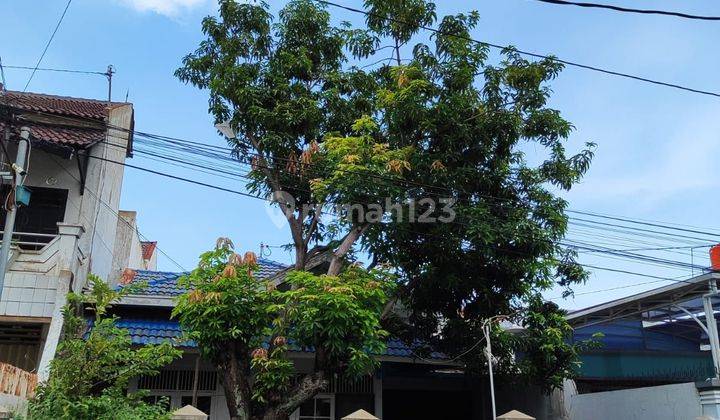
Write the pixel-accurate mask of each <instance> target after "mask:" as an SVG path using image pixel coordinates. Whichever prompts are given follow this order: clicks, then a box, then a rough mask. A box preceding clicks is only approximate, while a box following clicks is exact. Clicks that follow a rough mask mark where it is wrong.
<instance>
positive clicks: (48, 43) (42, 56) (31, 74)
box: [23, 0, 72, 92]
mask: <svg viewBox="0 0 720 420" xmlns="http://www.w3.org/2000/svg"><path fill="white" fill-rule="evenodd" d="M70 3H72V0H68V2H67V4H66V5H65V10H63V12H62V15H60V19H59V20H58V23H57V25H55V30H53V33H52V35H50V39H48V42H47V44H45V49H43V52H42V54H40V58H39V59H38V61H37V63H36V64H35V68H34V69H33V71H32V73H30V77H29V78H28V81H27V83H25V87H24V88H23V92H25V91H26V90H27V88H28V85H30V82H31V81H32V79H33V76H35V72H36V71H37V69H38V67H40V63H41V62H42V60H43V58H45V53H47V50H48V48H50V43H52V40H53V39H54V38H55V34H56V33H57V31H58V29H59V28H60V24H61V23H62V21H63V19H64V18H65V14H66V13H67V11H68V8H69V7H70Z"/></svg>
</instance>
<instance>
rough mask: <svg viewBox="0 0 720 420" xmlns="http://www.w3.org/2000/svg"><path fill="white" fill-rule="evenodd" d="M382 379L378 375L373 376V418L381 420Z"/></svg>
mask: <svg viewBox="0 0 720 420" xmlns="http://www.w3.org/2000/svg"><path fill="white" fill-rule="evenodd" d="M382 394H383V392H382V378H381V377H380V376H379V375H378V373H375V375H374V376H373V395H374V397H375V417H377V418H379V419H382V416H383V412H382V401H383V399H382V397H383V395H382Z"/></svg>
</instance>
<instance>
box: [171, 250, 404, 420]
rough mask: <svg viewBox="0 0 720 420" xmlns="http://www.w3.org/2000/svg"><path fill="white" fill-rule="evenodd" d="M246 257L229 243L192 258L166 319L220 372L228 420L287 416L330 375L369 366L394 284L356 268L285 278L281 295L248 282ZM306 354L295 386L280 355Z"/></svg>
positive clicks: (250, 265) (380, 342) (251, 263)
mask: <svg viewBox="0 0 720 420" xmlns="http://www.w3.org/2000/svg"><path fill="white" fill-rule="evenodd" d="M256 268H257V267H256V260H255V255H254V254H252V253H246V254H245V255H244V256H240V255H238V254H235V253H234V252H233V249H232V244H231V243H230V241H229V240H226V239H221V240H219V241H218V244H217V247H216V248H215V249H214V250H212V251H208V252H205V253H203V254H202V255H201V256H200V263H199V264H198V268H196V269H195V270H193V271H192V272H191V273H190V274H189V275H187V276H186V277H183V278H182V279H181V283H182V284H183V285H184V286H186V287H187V288H188V289H189V290H190V291H189V292H188V293H186V294H184V295H181V296H180V297H179V298H178V300H177V305H176V307H175V309H174V311H173V315H174V316H175V317H177V318H178V320H179V321H180V323H181V325H182V327H183V330H184V331H186V334H187V336H188V338H189V339H191V340H194V341H195V342H196V343H197V345H198V347H199V349H200V351H201V352H202V355H203V357H205V358H207V359H208V360H210V361H211V362H212V363H213V364H214V365H215V367H216V369H217V371H218V372H219V374H220V378H221V381H222V384H223V388H224V390H225V397H226V399H227V401H228V408H229V410H230V416H231V417H232V418H239V419H260V418H265V419H277V418H287V417H288V416H289V415H290V414H291V413H292V412H293V411H294V410H295V409H296V408H297V407H298V406H299V405H300V404H302V403H303V402H304V401H306V400H307V399H309V398H312V397H313V396H315V395H316V394H317V393H318V392H319V391H321V390H322V389H323V388H324V387H325V386H326V385H327V381H328V378H329V377H330V375H335V374H339V375H347V376H349V377H357V376H360V375H364V374H369V373H371V372H372V371H373V370H374V368H375V367H376V366H377V362H376V361H375V359H374V357H373V356H374V355H376V354H379V353H381V352H383V351H384V348H385V345H384V339H385V338H386V336H387V332H385V331H384V330H383V329H382V328H381V326H380V316H381V313H382V309H383V306H384V304H385V302H386V301H387V299H388V294H389V293H391V291H392V288H393V285H394V281H393V278H392V277H391V276H389V275H388V274H386V273H383V272H381V271H371V272H369V271H366V270H363V269H360V268H357V267H352V268H350V269H348V270H345V271H344V272H343V273H341V274H340V275H339V276H325V275H323V276H318V275H314V274H311V273H308V272H304V271H293V272H291V273H289V274H288V278H287V281H288V282H289V283H290V284H291V285H292V286H293V287H292V288H291V289H290V290H286V291H281V290H277V289H276V288H275V287H273V286H272V285H271V284H269V283H267V282H265V281H260V280H258V279H256V278H254V277H253V272H254V270H255V269H256ZM309 348H312V349H313V350H314V354H315V370H314V371H313V372H312V373H310V374H306V375H301V377H300V378H298V379H297V380H295V379H296V378H295V369H294V366H293V363H292V361H291V360H290V359H289V355H288V352H289V351H292V350H302V349H309Z"/></svg>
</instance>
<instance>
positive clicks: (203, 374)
mask: <svg viewBox="0 0 720 420" xmlns="http://www.w3.org/2000/svg"><path fill="white" fill-rule="evenodd" d="M194 375H195V371H194V370H161V371H160V373H159V374H157V375H155V376H141V377H140V378H139V379H138V389H147V390H154V391H157V390H167V391H192V388H193V381H194V379H195V377H194ZM216 388H217V372H215V371H208V370H201V371H199V372H198V391H215V389H216Z"/></svg>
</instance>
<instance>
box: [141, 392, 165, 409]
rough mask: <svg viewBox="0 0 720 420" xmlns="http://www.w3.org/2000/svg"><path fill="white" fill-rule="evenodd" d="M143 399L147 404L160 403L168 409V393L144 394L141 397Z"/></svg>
mask: <svg viewBox="0 0 720 420" xmlns="http://www.w3.org/2000/svg"><path fill="white" fill-rule="evenodd" d="M143 401H145V402H146V403H148V404H158V403H160V404H162V405H163V406H164V407H165V409H168V410H169V409H170V396H169V395H146V396H144V397H143Z"/></svg>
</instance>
